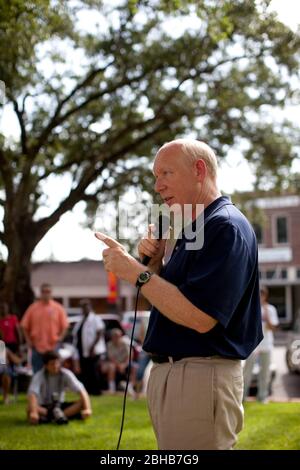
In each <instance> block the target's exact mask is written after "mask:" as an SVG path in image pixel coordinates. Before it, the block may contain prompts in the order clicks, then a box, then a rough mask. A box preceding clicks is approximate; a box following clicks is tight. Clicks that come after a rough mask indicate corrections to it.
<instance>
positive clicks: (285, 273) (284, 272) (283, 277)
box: [280, 269, 287, 279]
mask: <svg viewBox="0 0 300 470" xmlns="http://www.w3.org/2000/svg"><path fill="white" fill-rule="evenodd" d="M280 277H281V279H287V270H286V269H281V271H280Z"/></svg>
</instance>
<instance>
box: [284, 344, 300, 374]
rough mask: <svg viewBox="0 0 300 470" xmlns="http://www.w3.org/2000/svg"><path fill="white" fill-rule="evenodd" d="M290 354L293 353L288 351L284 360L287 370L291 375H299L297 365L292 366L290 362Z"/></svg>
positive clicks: (299, 371)
mask: <svg viewBox="0 0 300 470" xmlns="http://www.w3.org/2000/svg"><path fill="white" fill-rule="evenodd" d="M292 354H293V351H290V350H289V349H288V350H287V351H286V353H285V360H286V365H287V368H288V370H289V372H290V373H291V374H300V370H299V367H297V365H296V364H294V363H293V361H292Z"/></svg>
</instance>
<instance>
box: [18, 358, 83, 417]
mask: <svg viewBox="0 0 300 470" xmlns="http://www.w3.org/2000/svg"><path fill="white" fill-rule="evenodd" d="M43 362H44V367H43V368H42V369H41V370H40V371H38V372H37V373H36V374H34V376H33V377H32V380H31V382H30V385H29V388H28V392H27V395H28V410H27V413H28V420H29V422H30V423H31V424H39V423H49V422H55V423H57V424H66V423H67V422H68V420H69V419H85V418H88V417H89V416H90V415H91V414H92V410H91V403H90V398H89V395H88V393H87V391H86V390H85V388H84V386H83V384H82V383H81V382H79V380H78V379H77V378H76V377H75V375H74V374H73V372H71V371H70V370H68V369H64V368H63V367H61V364H60V358H59V354H58V353H57V352H56V351H49V352H47V353H45V354H44V356H43ZM66 389H69V390H71V391H72V392H75V393H78V395H79V396H80V399H79V400H78V401H75V402H65V401H64V392H65V390H66Z"/></svg>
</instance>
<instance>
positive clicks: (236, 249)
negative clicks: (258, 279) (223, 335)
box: [179, 223, 255, 328]
mask: <svg viewBox="0 0 300 470" xmlns="http://www.w3.org/2000/svg"><path fill="white" fill-rule="evenodd" d="M207 238H208V239H207ZM205 243H206V250H205V259H204V257H203V250H198V251H197V252H195V253H193V257H192V262H191V263H190V265H189V267H188V274H187V277H186V280H185V282H184V284H182V285H180V286H179V290H180V291H181V292H182V294H183V295H184V296H185V297H186V298H187V299H188V300H189V301H190V302H191V303H192V304H193V305H195V306H196V307H197V308H199V309H200V310H202V311H203V312H205V313H206V314H208V315H210V316H212V317H213V318H215V319H216V320H218V321H219V322H220V323H221V325H222V326H224V327H225V328H226V327H227V325H228V323H229V321H230V319H231V317H232V315H233V313H234V311H235V310H236V308H237V306H238V304H239V302H240V301H241V298H242V296H243V295H244V293H245V290H246V288H247V285H248V283H249V280H250V277H251V275H252V272H253V266H254V264H255V260H253V256H252V257H251V256H250V254H249V249H248V246H247V244H246V242H245V240H244V239H243V238H242V236H241V234H240V233H239V231H238V230H237V228H236V227H235V226H234V225H232V224H230V223H227V224H219V225H217V226H216V227H215V228H214V230H210V231H209V233H208V234H206V240H205ZM207 245H208V246H207Z"/></svg>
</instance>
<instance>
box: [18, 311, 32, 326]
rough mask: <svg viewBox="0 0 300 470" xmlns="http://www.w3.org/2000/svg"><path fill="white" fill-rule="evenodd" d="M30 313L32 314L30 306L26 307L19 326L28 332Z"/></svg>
mask: <svg viewBox="0 0 300 470" xmlns="http://www.w3.org/2000/svg"><path fill="white" fill-rule="evenodd" d="M31 312H32V308H31V306H30V307H28V309H27V310H26V311H25V313H24V315H23V318H22V320H21V326H22V327H23V328H24V329H25V330H26V331H28V330H29V328H30V321H31Z"/></svg>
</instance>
